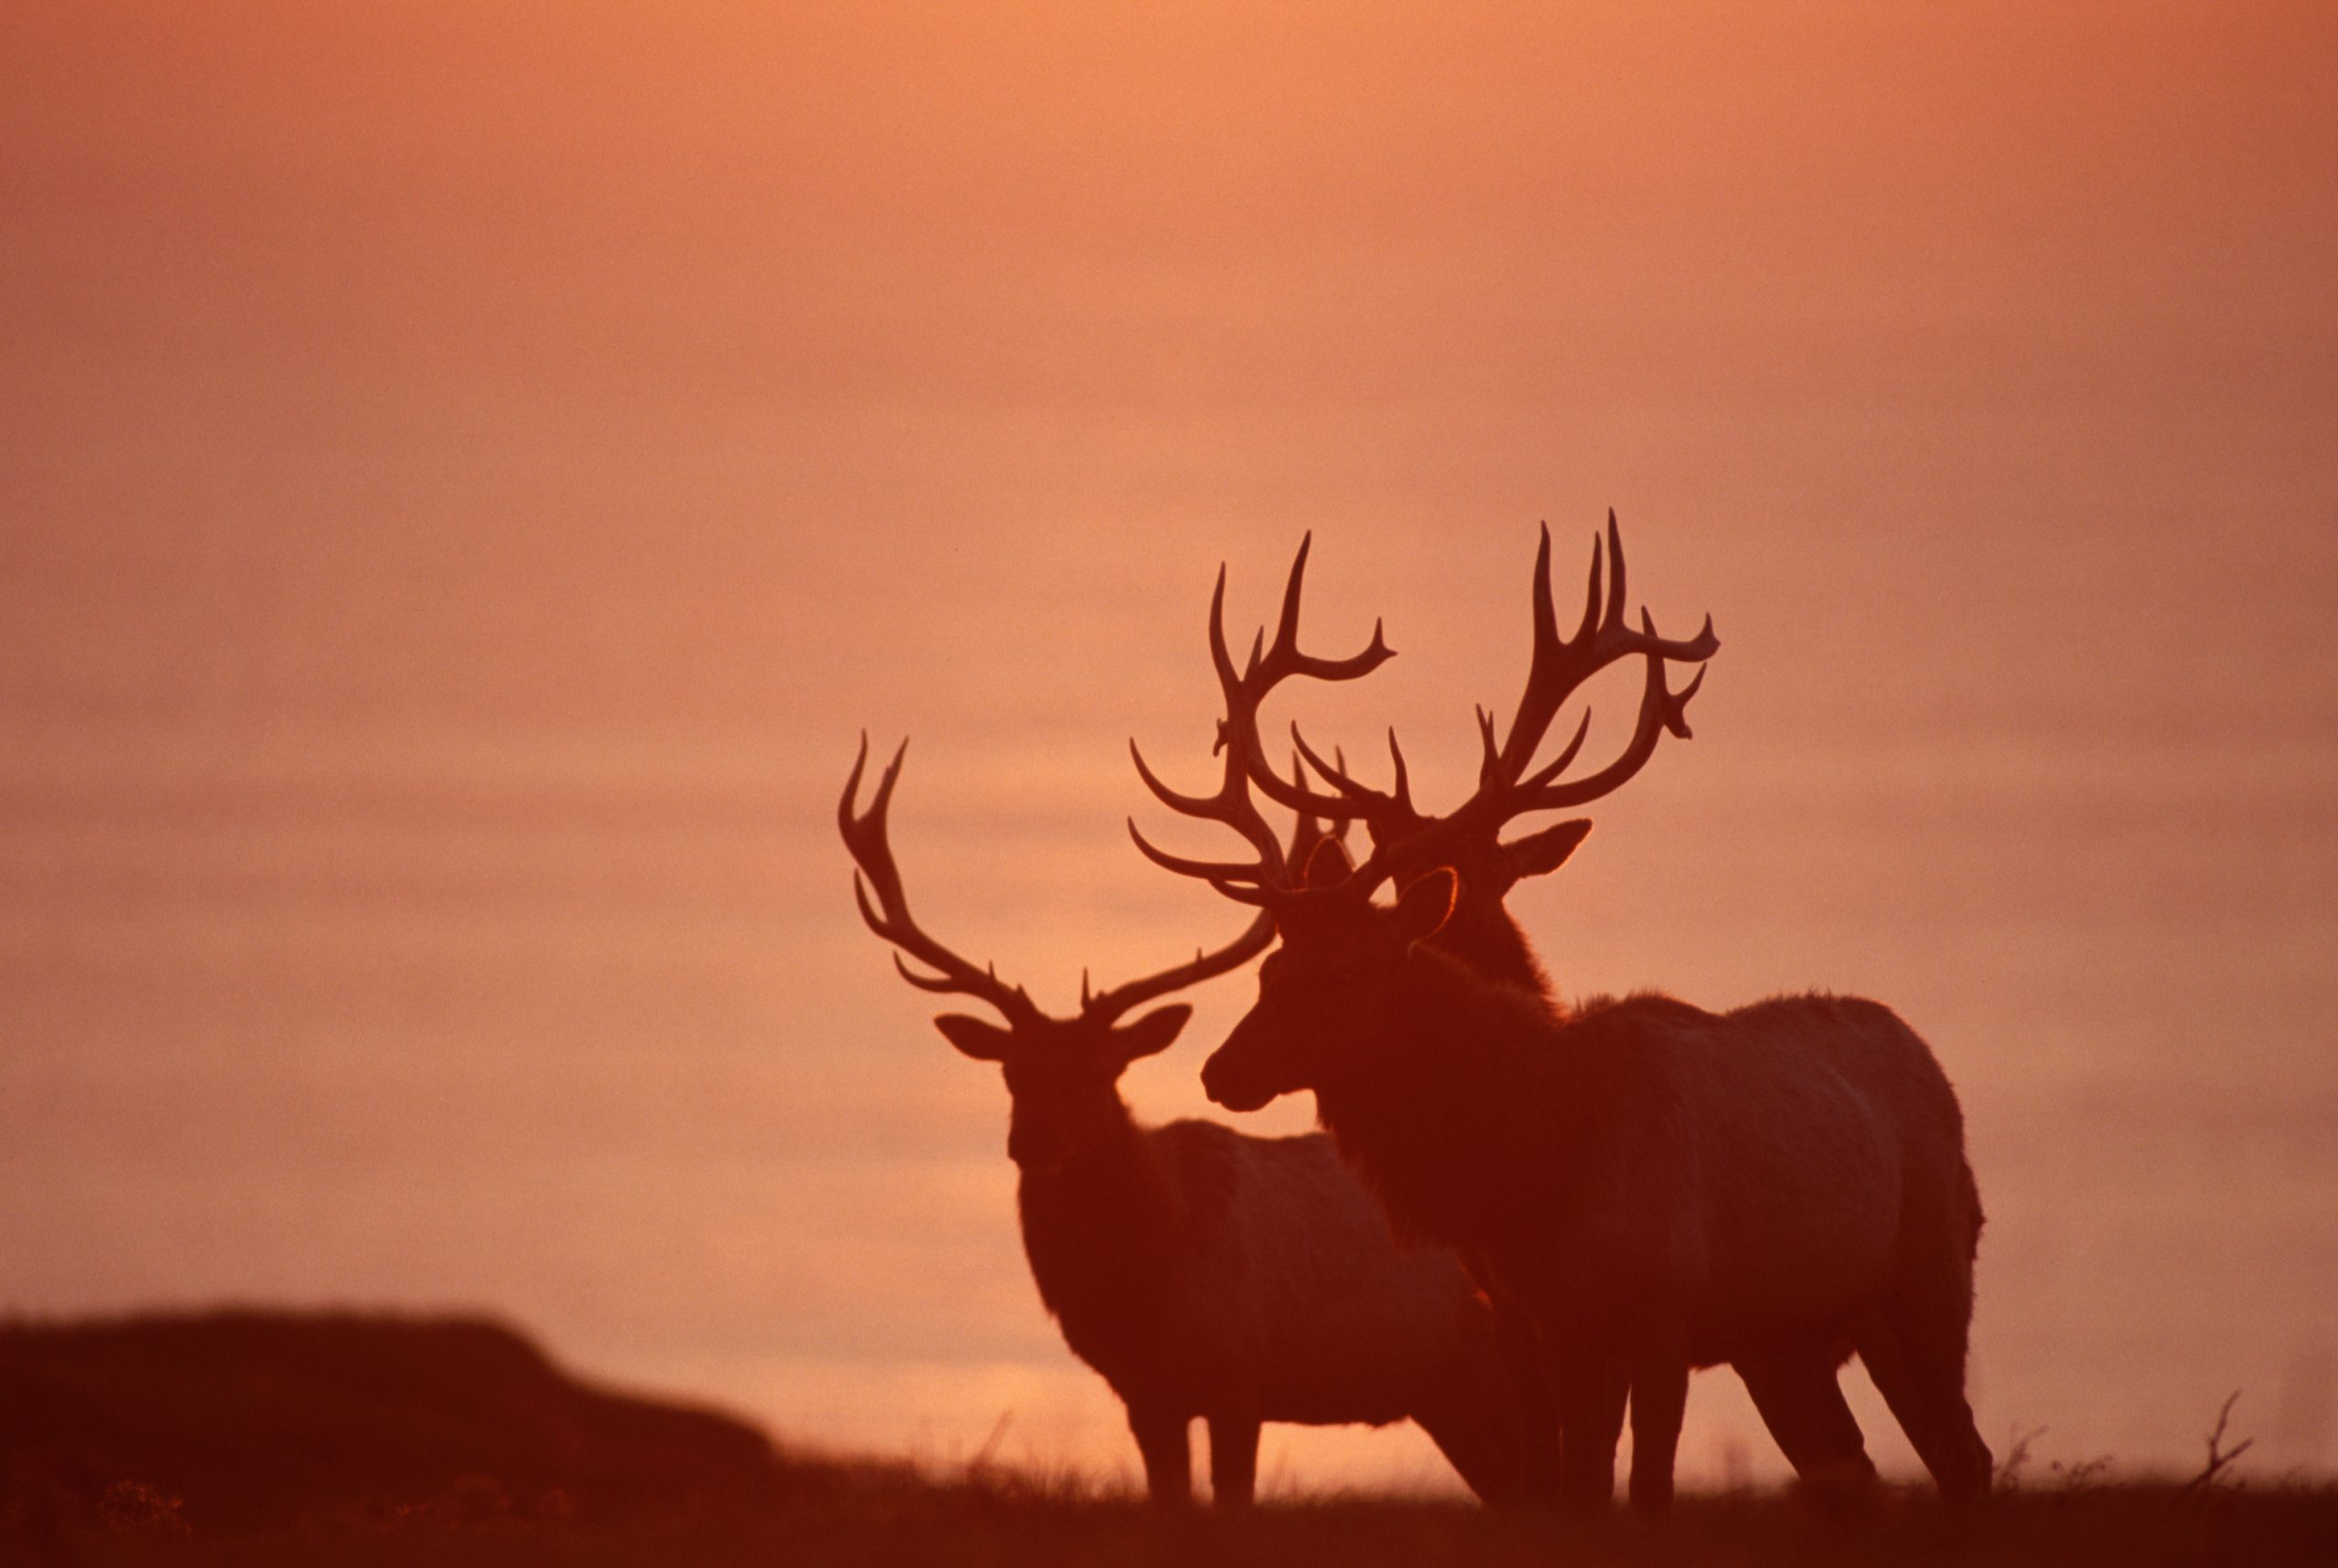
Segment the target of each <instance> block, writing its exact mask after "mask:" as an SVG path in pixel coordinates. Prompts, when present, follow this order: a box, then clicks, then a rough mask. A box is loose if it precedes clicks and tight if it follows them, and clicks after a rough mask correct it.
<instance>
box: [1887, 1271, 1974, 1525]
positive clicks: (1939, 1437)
mask: <svg viewBox="0 0 2338 1568" xmlns="http://www.w3.org/2000/svg"><path fill="white" fill-rule="evenodd" d="M1858 1341H1859V1360H1860V1361H1861V1362H1862V1363H1865V1364H1866V1366H1867V1373H1868V1376H1869V1377H1870V1378H1872V1379H1873V1380H1874V1381H1875V1386H1876V1390H1877V1392H1879V1393H1880V1394H1882V1395H1883V1402H1884V1404H1886V1405H1890V1407H1891V1414H1892V1415H1894V1416H1895V1417H1897V1418H1898V1420H1899V1422H1900V1426H1901V1430H1902V1431H1904V1432H1906V1433H1907V1434H1908V1441H1909V1442H1910V1443H1911V1444H1912V1445H1913V1446H1914V1447H1915V1450H1916V1457H1917V1458H1921V1459H1922V1460H1923V1462H1924V1468H1926V1469H1927V1470H1930V1471H1931V1472H1932V1477H1933V1483H1934V1484H1935V1485H1936V1486H1938V1487H1939V1488H1940V1495H1941V1497H1942V1499H1943V1500H1944V1501H1947V1502H1951V1503H1969V1502H1975V1501H1977V1500H1980V1499H1981V1498H1982V1497H1983V1496H1985V1494H1986V1493H1987V1492H1988V1489H1989V1458H1988V1455H1989V1450H1988V1447H1987V1445H1986V1444H1985V1443H1983V1442H1982V1441H1981V1434H1980V1432H1979V1430H1978V1429H1977V1428H1975V1426H1974V1424H1973V1408H1972V1406H1971V1405H1967V1404H1966V1403H1965V1400H1964V1376H1963V1359H1964V1358H1963V1357H1962V1356H1959V1357H1958V1358H1957V1362H1958V1365H1957V1369H1956V1376H1955V1379H1954V1383H1951V1382H1950V1381H1949V1380H1948V1379H1947V1377H1946V1376H1945V1375H1944V1372H1945V1368H1944V1366H1943V1358H1942V1357H1941V1356H1940V1355H1939V1354H1938V1353H1937V1352H1933V1353H1932V1354H1927V1353H1926V1352H1925V1350H1924V1348H1923V1347H1922V1345H1921V1344H1920V1343H1919V1342H1912V1341H1911V1336H1910V1335H1909V1334H1908V1333H1907V1332H1906V1331H1904V1330H1903V1328H1902V1327H1901V1323H1900V1322H1899V1321H1895V1319H1894V1317H1892V1316H1890V1315H1887V1314H1886V1313H1883V1312H1878V1313H1875V1314H1873V1315H1871V1316H1870V1318H1869V1321H1867V1322H1866V1323H1864V1324H1862V1325H1861V1327H1860V1329H1859V1335H1858Z"/></svg>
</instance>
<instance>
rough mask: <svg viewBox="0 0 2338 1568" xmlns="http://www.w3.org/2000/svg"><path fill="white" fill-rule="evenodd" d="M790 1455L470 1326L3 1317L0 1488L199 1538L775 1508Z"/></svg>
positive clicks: (734, 1427)
mask: <svg viewBox="0 0 2338 1568" xmlns="http://www.w3.org/2000/svg"><path fill="white" fill-rule="evenodd" d="M788 1476H789V1468H788V1467H787V1466H786V1465H785V1463H784V1462H783V1461H782V1460H781V1458H780V1457H779V1456H778V1454H777V1453H776V1452H775V1451H774V1448H773V1447H772V1444H771V1441H770V1439H768V1438H767V1437H766V1436H764V1434H763V1433H762V1432H760V1431H758V1430H756V1429H755V1428H754V1427H753V1426H749V1425H747V1424H746V1423H744V1422H742V1421H738V1420H734V1419H732V1418H731V1417H729V1416H725V1415H717V1414H714V1413H713V1412H711V1411H706V1410H698V1409H691V1408H688V1407H686V1406H682V1405H670V1404H665V1403H661V1402H658V1401H654V1400H648V1399H642V1398H636V1397H631V1396H627V1395H623V1394H613V1393H608V1392H605V1391H603V1390H600V1389H596V1388H593V1387H590V1386H587V1385H586V1384H581V1383H579V1382H577V1381H575V1380H574V1378H572V1377H570V1376H569V1375H568V1374H567V1373H563V1372H562V1371H561V1370H560V1369H559V1368H558V1367H556V1366H555V1365H553V1363H552V1361H551V1360H550V1359H549V1358H548V1357H547V1356H546V1355H545V1354H544V1353H543V1352H542V1351H541V1350H540V1349H538V1348H537V1347H536V1346H535V1345H534V1344H533V1343H532V1342H529V1341H528V1340H527V1339H525V1338H523V1337H522V1336H521V1335H520V1334H518V1333H516V1332H514V1331H511V1330H510V1329H508V1328H505V1327H502V1326H501V1325H500V1324H497V1323H493V1322H490V1321H483V1320H478V1319H467V1318H424V1317H402V1316H383V1315H372V1314H357V1313H337V1312H336V1313H284V1312H269V1311H256V1310H221V1311H213V1312H203V1313H194V1314H173V1315H158V1316H137V1317H125V1318H120V1319H106V1320H91V1321H78V1322H69V1323H58V1324H41V1323H14V1324H8V1325H5V1326H0V1500H5V1501H6V1502H7V1503H8V1504H9V1506H10V1508H11V1509H13V1510H16V1511H18V1512H21V1511H23V1510H26V1509H28V1508H30V1509H37V1510H42V1511H47V1510H53V1509H55V1508H56V1507H58V1505H59V1504H63V1505H65V1506H67V1507H68V1508H77V1509H78V1508H79V1507H96V1506H99V1505H100V1504H101V1503H103V1502H104V1500H106V1498H107V1496H108V1494H109V1493H110V1492H116V1491H117V1490H118V1489H121V1488H125V1487H127V1488H132V1489H151V1492H152V1493H155V1494H160V1495H161V1496H162V1497H163V1498H164V1499H177V1500H183V1512H182V1515H181V1516H182V1517H183V1518H184V1522H185V1523H186V1524H187V1525H188V1526H190V1527H192V1528H194V1529H196V1530H198V1531H207V1530H211V1529H216V1528H223V1527H224V1528H231V1529H249V1528H254V1527H259V1526H266V1525H271V1524H277V1523H280V1522H283V1521H290V1520H292V1519H295V1518H300V1517H311V1518H313V1517H317V1516H319V1515H322V1514H330V1513H332V1512H335V1511H339V1510H372V1511H374V1512H380V1511H382V1510H396V1509H399V1508H402V1507H409V1506H413V1505H417V1504H429V1503H435V1502H437V1501H439V1500H444V1499H446V1498H448V1497H449V1496H450V1495H454V1494H455V1493H457V1492H458V1491H459V1492H460V1493H461V1495H463V1496H464V1497H466V1498H467V1499H469V1500H470V1501H471V1504H472V1506H474V1507H475V1508H480V1509H490V1510H500V1509H502V1508H505V1507H507V1506H508V1507H510V1508H511V1509H512V1510H517V1511H521V1512H531V1511H542V1510H552V1511H557V1512H563V1513H573V1514H574V1516H575V1517H578V1518H580V1519H593V1518H601V1519H607V1518H613V1517H620V1516H637V1515H640V1514H643V1513H668V1512H674V1511H683V1510H696V1509H699V1508H701V1507H707V1506H737V1505H740V1504H746V1503H754V1502H762V1501H765V1500H771V1499H773V1498H774V1497H776V1496H777V1495H778V1494H779V1493H780V1492H781V1491H783V1490H784V1489H785V1484H786V1481H787V1479H788Z"/></svg>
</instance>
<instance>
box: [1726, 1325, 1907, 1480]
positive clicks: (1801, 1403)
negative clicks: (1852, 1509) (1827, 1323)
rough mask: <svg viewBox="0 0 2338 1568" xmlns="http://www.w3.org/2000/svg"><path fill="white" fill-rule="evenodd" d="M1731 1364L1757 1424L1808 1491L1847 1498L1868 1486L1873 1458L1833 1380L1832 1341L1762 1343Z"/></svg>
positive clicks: (1873, 1469) (1834, 1364)
mask: <svg viewBox="0 0 2338 1568" xmlns="http://www.w3.org/2000/svg"><path fill="white" fill-rule="evenodd" d="M1732 1364H1733V1365H1734V1366H1735V1367H1736V1368H1737V1375H1738V1376H1739V1377H1741V1378H1743V1380H1744V1382H1745V1392H1746V1393H1747V1394H1751V1395H1753V1408H1754V1409H1755V1410H1757V1411H1759V1412H1761V1415H1762V1422H1763V1425H1764V1426H1767V1427H1769V1429H1770V1436H1772V1437H1774V1438H1775V1439H1776V1440H1777V1445H1778V1447H1779V1449H1780V1450H1781V1451H1783V1452H1784V1453H1785V1457H1786V1461H1787V1463H1789V1464H1791V1465H1793V1466H1794V1469H1795V1474H1796V1475H1797V1476H1800V1477H1801V1478H1802V1481H1803V1484H1804V1486H1806V1487H1807V1488H1808V1489H1810V1490H1811V1492H1812V1493H1813V1494H1814V1496H1816V1497H1817V1498H1819V1499H1821V1500H1834V1499H1840V1498H1849V1497H1854V1496H1857V1495H1859V1494H1860V1493H1863V1492H1865V1491H1867V1490H1869V1489H1870V1488H1872V1487H1873V1486H1874V1484H1875V1462H1874V1461H1873V1460H1871V1459H1869V1458H1868V1457H1867V1440H1866V1439H1865V1438H1864V1437H1863V1436H1861V1435H1860V1433H1859V1421H1858V1419H1857V1418H1856V1417H1855V1416H1853V1415H1851V1407H1850V1405H1848V1403H1846V1402H1845V1400H1844V1398H1843V1390H1842V1385H1841V1384H1838V1383H1837V1382H1836V1379H1835V1369H1836V1364H1837V1357H1836V1355H1835V1353H1834V1347H1833V1346H1831V1345H1826V1344H1821V1343H1808V1342H1806V1343H1786V1344H1773V1345H1765V1346H1764V1347H1762V1348H1761V1349H1760V1350H1757V1351H1753V1352H1748V1353H1746V1354H1744V1355H1741V1356H1739V1357H1738V1358H1737V1360H1736V1361H1735V1362H1734V1363H1732Z"/></svg>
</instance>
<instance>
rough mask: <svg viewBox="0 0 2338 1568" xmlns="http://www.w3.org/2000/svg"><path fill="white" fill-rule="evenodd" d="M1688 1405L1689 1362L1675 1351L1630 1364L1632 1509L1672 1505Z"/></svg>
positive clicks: (1667, 1349) (1661, 1351) (1657, 1510)
mask: <svg viewBox="0 0 2338 1568" xmlns="http://www.w3.org/2000/svg"><path fill="white" fill-rule="evenodd" d="M1688 1402H1689V1358H1688V1355H1687V1353H1686V1352H1681V1351H1677V1350H1674V1349H1672V1348H1671V1347H1665V1348H1663V1349H1659V1350H1656V1351H1652V1352H1648V1354H1647V1355H1645V1356H1643V1357H1642V1358H1640V1359H1639V1360H1638V1361H1636V1362H1635V1363H1633V1366H1632V1511H1633V1512H1634V1513H1640V1514H1660V1513H1663V1512H1666V1511H1667V1510H1669V1509H1670V1508H1671V1507H1672V1464H1673V1459H1674V1457H1675V1454H1676V1453H1677V1451H1678V1450H1679V1448H1680V1413H1681V1411H1682V1410H1683V1409H1684V1408H1685V1407H1686V1406H1687V1405H1688Z"/></svg>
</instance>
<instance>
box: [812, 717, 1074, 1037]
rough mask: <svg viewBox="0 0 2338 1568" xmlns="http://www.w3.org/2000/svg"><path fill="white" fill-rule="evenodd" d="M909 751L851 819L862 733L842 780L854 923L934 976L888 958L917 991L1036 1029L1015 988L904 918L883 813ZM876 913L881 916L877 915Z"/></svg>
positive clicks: (904, 902) (840, 818)
mask: <svg viewBox="0 0 2338 1568" xmlns="http://www.w3.org/2000/svg"><path fill="white" fill-rule="evenodd" d="M909 749H910V743H909V742H908V741H907V740H906V739H904V740H903V741H902V742H901V744H900V750H899V751H896V752H894V753H893V760H892V761H891V762H890V763H887V764H886V766H885V773H884V776H883V777H881V778H879V780H878V781H877V793H876V795H874V796H872V797H871V798H870V800H869V810H868V812H867V813H866V814H865V815H862V816H854V815H853V805H854V803H855V802H856V801H858V799H859V796H860V774H861V771H862V770H863V769H864V768H865V767H866V766H867V765H868V763H869V734H868V731H862V732H861V736H860V754H859V755H858V756H857V757H855V758H854V759H853V762H852V776H851V777H850V778H848V779H847V780H845V784H844V798H843V799H842V800H840V801H838V802H837V831H839V832H840V833H842V834H843V835H844V843H845V847H846V848H848V849H849V850H851V851H852V858H853V860H854V862H855V864H857V865H858V867H859V870H857V871H855V872H854V873H853V875H852V896H853V899H854V900H855V901H856V902H857V903H858V904H859V906H860V918H861V919H862V920H863V921H866V922H867V923H868V926H869V930H870V931H875V932H876V933H877V934H878V935H879V936H881V937H883V938H884V939H885V940H886V941H887V942H891V943H892V944H893V945H894V946H895V947H897V948H899V949H900V950H901V952H906V953H908V954H909V955H910V956H911V957H912V958H914V959H916V960H917V961H918V962H919V963H922V964H924V965H926V966H927V967H928V968H929V969H932V971H934V973H932V974H920V973H917V972H916V971H915V970H913V969H911V967H910V966H909V965H908V964H906V963H902V962H901V956H900V952H897V953H895V954H894V955H893V967H894V968H896V969H898V970H900V972H901V978H902V979H904V980H906V981H908V982H909V983H910V984H912V985H914V986H916V987H918V989H920V990H922V991H936V992H941V993H943V994H952V995H960V996H972V997H974V998H975V999H977V1000H978V1001H983V1002H987V1003H989V1004H990V1005H992V1006H994V1007H995V1008H997V1009H998V1011H999V1013H1000V1014H1001V1015H1002V1016H1005V1017H1006V1020H1007V1022H1008V1023H1009V1024H1011V1025H1018V1026H1019V1025H1027V1024H1036V1023H1037V1022H1038V1020H1039V1018H1040V1016H1041V1015H1040V1013H1039V1009H1038V1007H1037V1005H1035V1004H1034V1003H1033V1002H1032V1000H1031V998H1030V995H1029V994H1028V993H1027V992H1026V991H1025V990H1024V989H1023V988H1022V987H1021V986H1019V985H1016V986H1009V985H1008V984H1006V982H1005V981H1003V980H1001V979H999V977H998V971H997V969H996V968H995V966H992V965H985V966H984V967H982V968H980V969H977V968H975V967H974V965H973V964H971V963H967V962H966V961H965V960H964V959H963V958H961V957H959V956H958V955H957V954H956V953H954V952H951V951H950V950H949V949H948V948H946V947H944V946H943V945H942V944H941V943H940V942H936V941H934V940H933V939H932V937H930V936H928V935H926V934H925V932H924V931H921V930H920V929H918V924H917V921H915V920H913V919H911V916H910V906H909V899H908V897H907V896H906V895H905V894H904V893H903V892H902V891H901V874H900V869H899V868H896V867H895V866H894V864H893V850H892V847H891V846H890V844H888V843H887V842H886V838H885V813H886V810H887V808H888V807H890V805H891V804H892V800H893V785H894V784H896V783H898V782H899V781H900V776H901V759H902V758H903V757H904V756H905V755H907V754H908V752H909ZM863 873H866V874H867V876H868V879H869V882H868V885H867V886H864V885H863V884H862V882H861V877H862V874H863ZM869 887H874V888H875V889H876V890H877V905H878V908H876V909H872V908H871V907H870V906H869ZM879 909H881V910H883V912H882V913H881V914H880V913H879Z"/></svg>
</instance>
